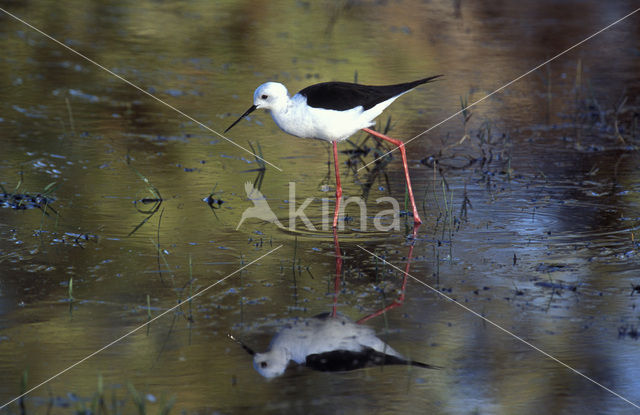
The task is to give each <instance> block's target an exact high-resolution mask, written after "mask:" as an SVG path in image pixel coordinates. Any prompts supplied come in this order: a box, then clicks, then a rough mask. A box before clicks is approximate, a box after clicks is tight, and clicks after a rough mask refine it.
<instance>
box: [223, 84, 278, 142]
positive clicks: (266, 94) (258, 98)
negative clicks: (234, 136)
mask: <svg viewBox="0 0 640 415" xmlns="http://www.w3.org/2000/svg"><path fill="white" fill-rule="evenodd" d="M288 100H289V92H288V91H287V88H286V87H285V86H284V85H282V84H280V83H278V82H265V83H264V84H262V85H260V86H259V87H258V88H256V92H254V93H253V105H252V106H251V107H249V109H248V110H246V111H245V113H244V114H242V115H241V116H240V118H238V119H237V120H236V121H235V122H234V123H233V124H231V125H230V126H229V128H227V129H226V130H224V132H225V133H226V132H227V131H229V130H230V129H232V128H233V126H234V125H236V124H237V123H239V122H240V120H241V119H243V118H244V117H246V116H247V115H249V114H251V113H252V112H253V111H255V110H257V109H265V110H276V111H277V110H279V109H281V108H284V107H286V105H287V102H288Z"/></svg>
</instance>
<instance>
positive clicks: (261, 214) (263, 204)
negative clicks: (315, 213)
mask: <svg viewBox="0 0 640 415" xmlns="http://www.w3.org/2000/svg"><path fill="white" fill-rule="evenodd" d="M244 190H245V193H246V194H247V199H249V200H250V201H251V202H252V203H253V206H252V207H248V208H247V209H245V211H244V212H242V217H241V218H240V222H238V226H236V230H238V229H240V226H241V225H242V224H243V223H244V221H245V220H247V219H260V220H262V221H265V222H271V223H274V224H276V225H277V226H278V227H279V228H282V229H288V230H290V231H295V229H296V225H297V224H298V223H299V222H301V223H302V224H303V225H304V226H305V227H306V228H307V230H309V231H317V228H316V227H315V226H314V225H313V223H312V222H311V221H310V220H309V217H308V216H307V214H306V213H305V209H307V208H308V207H309V205H310V204H311V203H312V202H313V201H314V200H315V198H313V197H308V198H306V199H305V200H304V201H303V202H302V203H301V204H298V200H297V199H296V183H295V182H289V226H288V227H285V226H283V224H282V223H281V222H280V220H279V219H278V217H277V216H276V214H275V213H274V212H273V210H272V209H271V206H269V203H268V202H267V198H266V197H265V196H264V195H263V194H262V192H261V191H260V190H258V189H256V188H255V187H253V184H252V183H251V182H247V183H245V185H244ZM352 204H355V205H357V206H358V208H359V211H360V230H362V231H363V232H364V231H367V228H368V227H369V226H370V225H373V227H374V229H375V230H376V231H380V232H387V231H390V230H396V231H399V230H400V204H399V203H398V201H397V200H396V199H394V198H393V197H389V196H385V197H380V198H377V199H376V206H378V207H380V208H385V207H386V208H387V209H381V210H379V211H377V212H376V214H375V216H373V217H371V215H370V214H369V212H367V203H366V202H365V200H364V199H363V198H361V197H357V196H351V197H349V198H347V199H342V201H341V202H340V210H339V211H338V215H339V219H340V218H344V217H345V210H346V208H347V206H349V205H352ZM389 207H390V208H389ZM333 214H334V211H333V207H331V206H329V199H328V198H323V199H322V207H321V216H322V230H323V231H329V230H330V229H331V224H330V223H331V222H330V221H332V220H333ZM369 220H371V223H369ZM344 223H345V221H344V220H338V229H344Z"/></svg>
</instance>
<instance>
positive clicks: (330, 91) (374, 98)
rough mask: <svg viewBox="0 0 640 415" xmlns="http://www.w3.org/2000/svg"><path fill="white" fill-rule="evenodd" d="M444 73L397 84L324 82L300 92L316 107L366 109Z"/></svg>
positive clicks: (340, 109) (342, 109) (308, 102)
mask: <svg viewBox="0 0 640 415" xmlns="http://www.w3.org/2000/svg"><path fill="white" fill-rule="evenodd" d="M441 76H442V75H436V76H431V77H429V78H424V79H419V80H417V81H413V82H406V83H403V84H396V85H383V86H374V85H360V84H352V83H349V82H323V83H320V84H315V85H311V86H308V87H306V88H305V89H303V90H301V91H300V92H298V94H300V95H302V96H304V97H306V98H307V105H309V106H310V107H314V108H324V109H329V110H337V111H344V110H349V109H351V108H355V107H357V106H362V107H363V108H364V109H365V111H366V110H368V109H369V108H372V107H374V106H375V105H377V104H379V103H381V102H383V101H386V100H388V99H389V98H393V97H395V96H396V95H400V94H402V93H403V92H407V91H409V90H411V89H413V88H415V87H417V86H418V85H422V84H426V83H427V82H431V81H433V80H434V79H436V78H439V77H441Z"/></svg>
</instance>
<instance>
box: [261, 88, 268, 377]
mask: <svg viewBox="0 0 640 415" xmlns="http://www.w3.org/2000/svg"><path fill="white" fill-rule="evenodd" d="M265 97H266V95H265ZM267 366H269V365H268V364H267V362H260V367H261V368H263V369H264V368H266V367H267Z"/></svg>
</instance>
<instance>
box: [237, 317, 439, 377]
mask: <svg viewBox="0 0 640 415" xmlns="http://www.w3.org/2000/svg"><path fill="white" fill-rule="evenodd" d="M229 337H231V338H232V339H233V340H235V341H236V342H238V343H240V344H241V345H242V347H243V348H244V349H245V350H246V351H247V352H248V353H250V354H251V355H253V365H254V367H255V369H256V370H257V371H258V373H260V374H261V375H262V376H264V377H265V378H273V377H276V376H280V375H282V374H283V373H284V372H285V370H286V369H287V367H288V366H289V363H290V362H291V361H293V362H296V363H298V364H300V365H304V366H306V367H308V368H310V369H313V370H320V371H323V372H341V371H348V370H355V369H362V368H365V367H373V366H384V365H411V366H417V367H422V368H425V369H441V368H440V367H438V366H434V365H430V364H427V363H422V362H417V361H414V360H410V359H407V358H406V357H404V356H403V355H401V354H400V353H398V352H397V351H396V350H394V349H393V348H392V347H391V346H389V345H388V344H386V343H385V342H383V341H382V340H380V338H378V337H377V336H376V334H375V332H374V330H373V329H372V328H371V327H367V326H363V325H361V324H357V323H355V322H353V321H352V320H350V319H349V318H347V317H345V316H343V315H341V314H338V315H336V316H332V313H323V314H319V315H317V316H315V317H312V318H299V319H293V320H291V321H289V322H288V323H287V324H286V325H285V326H284V327H283V328H282V329H281V330H280V332H279V333H278V334H277V335H276V336H275V337H274V338H273V340H272V341H271V345H270V346H269V350H268V351H266V352H264V353H256V352H254V351H253V350H252V349H251V348H249V347H248V346H246V345H245V344H243V343H242V342H240V341H239V340H237V339H236V338H235V337H233V336H231V335H230V336H229Z"/></svg>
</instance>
